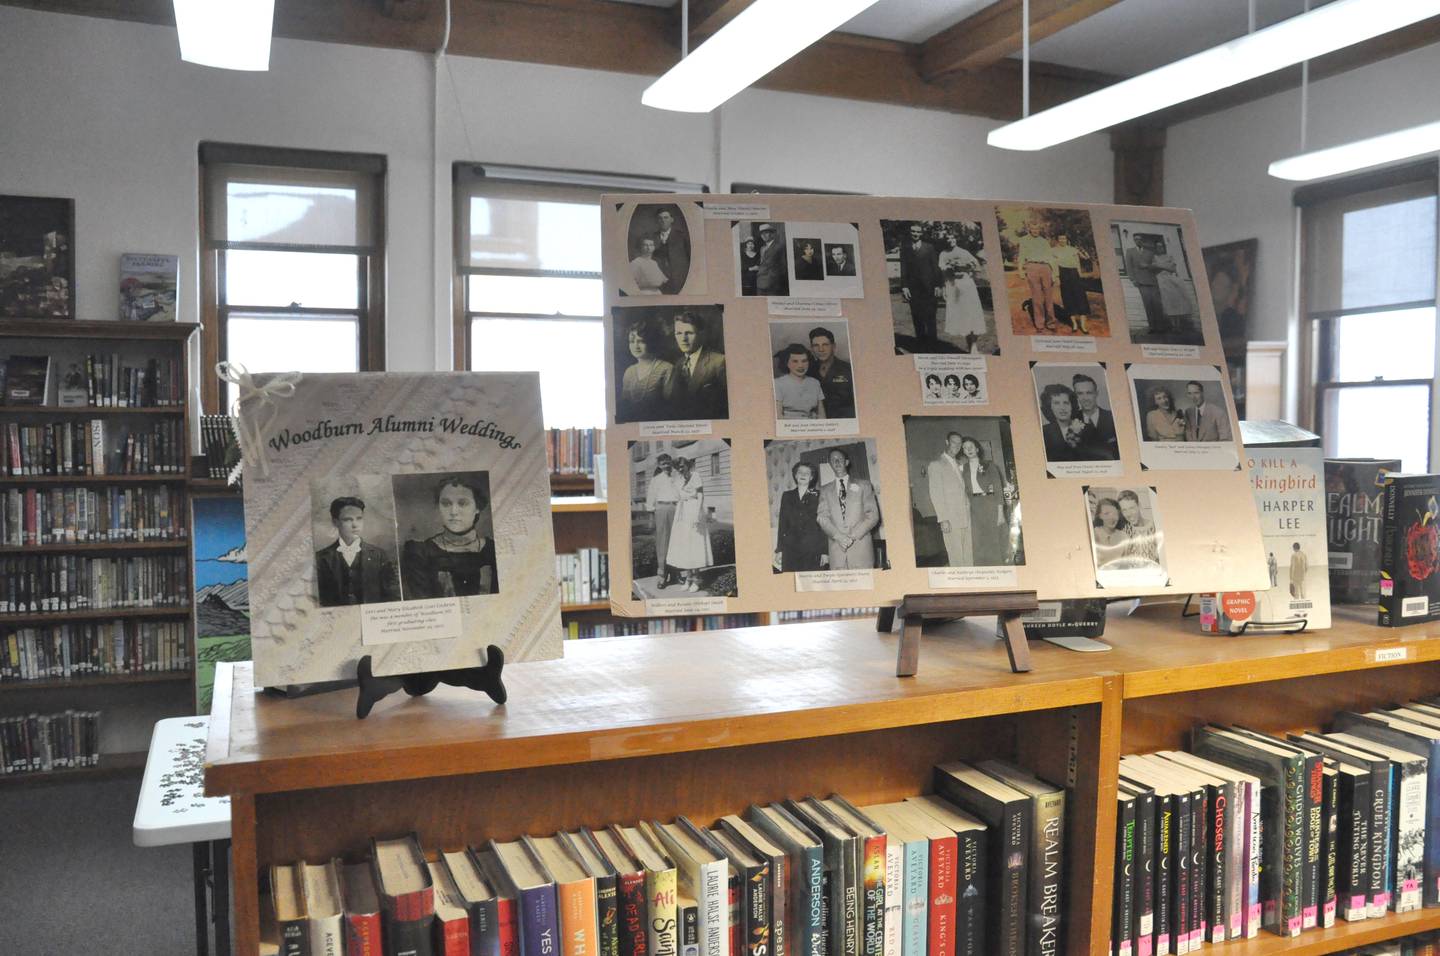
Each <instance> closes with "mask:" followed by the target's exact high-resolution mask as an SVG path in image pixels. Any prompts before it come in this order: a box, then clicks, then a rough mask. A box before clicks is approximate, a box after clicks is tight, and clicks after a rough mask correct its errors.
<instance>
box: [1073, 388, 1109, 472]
mask: <svg viewBox="0 0 1440 956" xmlns="http://www.w3.org/2000/svg"><path fill="white" fill-rule="evenodd" d="M1070 387H1071V388H1072V389H1073V390H1074V392H1075V403H1076V404H1077V405H1079V406H1080V407H1079V408H1077V409H1076V410H1075V416H1076V417H1077V418H1079V419H1080V420H1081V421H1082V422H1084V423H1085V429H1084V431H1082V432H1081V433H1080V447H1081V448H1084V449H1085V452H1086V454H1085V455H1084V456H1083V457H1085V458H1086V459H1088V460H1092V461H1119V460H1120V440H1119V438H1117V437H1116V435H1115V416H1114V415H1113V414H1111V412H1110V409H1108V408H1101V407H1100V386H1098V385H1096V384H1095V380H1094V379H1093V378H1091V377H1090V376H1089V375H1086V374H1085V373H1083V372H1080V373H1077V374H1075V375H1073V376H1071V378H1070Z"/></svg>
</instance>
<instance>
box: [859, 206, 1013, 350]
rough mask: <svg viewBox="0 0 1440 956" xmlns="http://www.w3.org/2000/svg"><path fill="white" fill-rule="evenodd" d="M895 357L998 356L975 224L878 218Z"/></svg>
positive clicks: (986, 275)
mask: <svg viewBox="0 0 1440 956" xmlns="http://www.w3.org/2000/svg"><path fill="white" fill-rule="evenodd" d="M880 233H881V235H882V236H883V237H884V239H885V269H886V274H887V276H888V277H889V282H890V317H891V321H892V323H893V324H894V326H895V354H896V355H910V354H916V355H925V354H936V353H940V354H943V353H955V352H969V353H975V354H983V355H999V354H1000V344H999V340H998V339H997V338H996V335H995V306H994V300H993V296H992V292H991V288H990V276H989V272H988V271H987V270H986V268H985V263H986V261H987V259H988V256H987V254H986V250H985V242H984V232H983V229H982V227H981V225H980V223H978V222H941V221H927V220H913V219H882V220H880Z"/></svg>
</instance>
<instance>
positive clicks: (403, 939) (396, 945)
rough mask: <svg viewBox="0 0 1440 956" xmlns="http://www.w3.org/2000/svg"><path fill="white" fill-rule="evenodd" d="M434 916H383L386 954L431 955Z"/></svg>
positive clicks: (392, 955) (432, 949) (397, 955)
mask: <svg viewBox="0 0 1440 956" xmlns="http://www.w3.org/2000/svg"><path fill="white" fill-rule="evenodd" d="M434 922H435V917H434V916H427V917H425V918H423V919H396V918H395V917H394V916H393V915H391V914H389V913H387V914H386V916H385V938H386V940H387V942H386V946H385V952H386V956H432V954H433V953H434V951H435V948H434V944H433V940H432V936H433V933H434V930H433V928H432V924H433V923H434Z"/></svg>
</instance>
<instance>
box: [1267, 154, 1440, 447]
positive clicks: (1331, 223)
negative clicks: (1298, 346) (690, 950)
mask: <svg viewBox="0 0 1440 956" xmlns="http://www.w3.org/2000/svg"><path fill="white" fill-rule="evenodd" d="M1436 183H1437V168H1436V165H1435V164H1434V163H1425V164H1420V165H1418V166H1412V167H1407V168H1405V169H1401V170H1393V171H1386V172H1383V173H1380V174H1371V175H1368V176H1365V177H1361V178H1357V179H1352V180H1348V181H1341V182H1338V183H1323V184H1320V185H1318V186H1315V187H1307V188H1305V189H1301V190H1297V191H1296V202H1297V204H1298V205H1299V206H1300V207H1301V229H1302V236H1303V243H1304V245H1303V252H1302V259H1301V266H1302V273H1303V275H1302V281H1303V296H1304V299H1303V302H1304V310H1305V317H1306V321H1307V324H1308V326H1309V335H1310V341H1309V346H1310V355H1311V363H1310V364H1311V368H1312V371H1313V382H1314V387H1313V394H1312V407H1311V414H1312V416H1313V417H1312V422H1313V424H1314V426H1315V429H1316V431H1318V432H1319V433H1320V434H1321V435H1322V436H1323V437H1324V441H1325V453H1326V455H1327V456H1329V457H1338V458H1367V457H1376V458H1391V457H1393V458H1399V459H1401V461H1402V462H1403V465H1402V467H1403V468H1404V469H1405V470H1406V471H1428V470H1429V468H1430V464H1431V462H1432V461H1433V460H1434V457H1433V455H1432V450H1433V448H1434V439H1433V437H1432V436H1433V434H1434V432H1435V428H1434V422H1435V421H1436V411H1437V410H1436V402H1437V398H1440V396H1437V393H1436V389H1435V371H1436V351H1435V350H1436V258H1437V246H1436V221H1437V220H1436V216H1437V207H1436Z"/></svg>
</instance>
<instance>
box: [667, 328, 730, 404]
mask: <svg viewBox="0 0 1440 956" xmlns="http://www.w3.org/2000/svg"><path fill="white" fill-rule="evenodd" d="M707 332H708V330H707V329H706V326H705V317H704V316H703V315H701V314H699V313H698V312H681V313H680V314H679V315H677V316H675V346H676V348H678V349H679V350H680V358H679V360H678V361H676V363H675V402H676V404H677V405H678V406H679V408H678V412H679V413H680V415H681V417H682V418H686V419H700V418H729V417H730V397H729V395H728V394H727V391H726V379H725V353H724V352H717V351H715V350H714V349H712V348H709V347H708V346H709V340H708V335H707Z"/></svg>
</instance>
